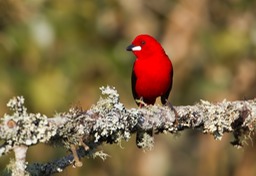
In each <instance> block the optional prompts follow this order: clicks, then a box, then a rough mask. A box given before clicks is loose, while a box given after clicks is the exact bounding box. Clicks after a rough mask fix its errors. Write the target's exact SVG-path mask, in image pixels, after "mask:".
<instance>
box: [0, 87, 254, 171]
mask: <svg viewBox="0 0 256 176" xmlns="http://www.w3.org/2000/svg"><path fill="white" fill-rule="evenodd" d="M101 91H102V94H103V97H102V98H100V100H99V101H98V102H97V104H96V105H93V106H92V107H91V108H90V109H88V110H83V109H81V108H79V107H72V108H71V109H70V110H69V111H68V112H64V113H58V114H56V115H55V116H54V117H52V118H48V117H46V116H45V115H42V114H40V113H37V114H34V113H28V112H27V109H26V107H25V106H24V98H23V97H15V98H13V99H11V100H10V101H9V102H8V104H7V106H8V107H9V108H10V109H11V111H12V113H11V114H5V115H4V117H3V118H2V119H1V125H0V138H1V140H2V141H3V142H2V145H1V146H0V156H2V155H5V154H6V153H8V152H10V151H14V152H15V156H16V158H15V159H16V161H15V162H11V164H10V165H11V166H10V168H11V172H10V173H11V174H12V175H17V174H16V173H18V175H29V174H30V175H51V174H53V173H56V172H61V171H62V170H63V169H64V168H65V167H67V166H68V165H71V164H73V165H74V166H77V167H80V166H82V163H81V161H80V159H79V158H82V157H85V156H91V157H93V156H100V157H102V158H103V159H105V157H106V154H104V153H102V152H99V151H97V147H98V146H100V145H101V144H102V143H110V144H113V143H118V142H120V141H121V140H125V141H128V140H129V139H130V137H131V135H132V134H133V133H137V132H141V131H148V130H153V132H154V133H155V134H159V133H163V132H165V133H167V132H169V133H171V134H175V133H177V132H179V131H182V130H184V129H187V128H189V129H197V130H199V131H201V132H202V133H208V134H211V135H213V136H214V138H215V139H218V140H220V139H221V138H222V136H223V134H224V133H232V134H233V135H234V141H232V142H231V144H233V145H235V146H239V147H241V146H242V144H243V142H244V139H246V138H247V137H250V134H251V133H253V132H254V130H255V124H256V123H255V119H256V99H254V100H246V101H232V102H230V101H225V100H224V101H222V102H219V103H210V102H208V101H203V100H201V101H200V102H199V103H197V104H195V105H192V106H176V107H174V108H175V110H176V112H177V113H176V114H175V111H174V110H173V109H172V108H171V107H170V106H159V105H154V106H145V107H143V108H132V109H127V108H125V106H124V105H123V104H122V103H121V102H120V101H119V95H118V93H117V91H116V90H115V89H114V88H110V87H102V88H101ZM152 139H153V138H152V137H150V136H146V135H145V138H144V140H143V145H142V146H143V147H145V148H151V147H152V146H153V140H152ZM38 143H47V144H49V145H52V146H56V145H60V146H63V147H65V148H67V150H70V151H71V154H70V155H68V156H64V157H63V158H60V159H58V160H56V161H52V162H49V163H44V164H39V163H34V164H27V163H26V160H25V156H26V152H27V149H28V148H29V147H30V146H32V145H36V144H38Z"/></svg>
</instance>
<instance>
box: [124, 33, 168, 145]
mask: <svg viewBox="0 0 256 176" xmlns="http://www.w3.org/2000/svg"><path fill="white" fill-rule="evenodd" d="M126 50H127V51H132V52H133V53H134V55H135V56H136V60H135V62H134V64H133V70H132V94H133V97H134V99H135V101H136V103H137V105H138V106H139V107H142V106H143V103H142V102H141V101H138V100H142V101H143V102H144V103H145V104H148V105H153V104H154V103H155V101H156V98H157V97H161V102H162V104H164V105H165V104H166V103H167V100H168V96H169V94H170V91H171V89H172V81H173V67H172V62H171V60H170V59H169V57H168V56H167V55H166V53H165V51H164V49H163V48H162V46H161V44H160V43H159V42H158V41H157V40H156V39H154V38H153V37H152V36H150V35H147V34H141V35H138V36H137V37H136V38H135V39H134V40H133V42H132V44H131V45H129V46H128V47H127V48H126ZM146 133H147V134H149V135H150V136H152V133H153V131H152V129H151V130H148V131H146ZM144 134H145V132H143V131H141V132H138V133H137V137H136V143H137V146H138V147H142V146H141V145H142V140H143V136H144Z"/></svg>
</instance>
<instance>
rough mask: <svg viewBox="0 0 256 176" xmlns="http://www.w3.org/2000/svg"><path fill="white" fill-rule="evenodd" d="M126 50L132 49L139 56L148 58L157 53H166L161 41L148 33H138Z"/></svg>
mask: <svg viewBox="0 0 256 176" xmlns="http://www.w3.org/2000/svg"><path fill="white" fill-rule="evenodd" d="M126 50H127V51H132V52H133V53H134V55H135V56H136V57H137V58H140V57H145V58H147V57H150V56H152V55H155V54H165V52H164V50H163V48H162V46H161V45H160V43H159V42H158V41H157V40H156V39H154V38H153V37H152V36H150V35H147V34H141V35H138V36H137V37H136V38H135V39H134V40H133V42H132V44H131V45H129V46H128V47H127V48H126Z"/></svg>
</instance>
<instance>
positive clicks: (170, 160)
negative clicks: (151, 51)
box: [0, 0, 256, 176]
mask: <svg viewBox="0 0 256 176" xmlns="http://www.w3.org/2000/svg"><path fill="white" fill-rule="evenodd" d="M255 9H256V1H253V0H246V1H243V0H215V1H210V0H194V1H191V0H180V1H176V0H175V1H170V0H158V1H153V0H129V1H128V0H102V1H100V0H61V1H60V0H40V1H33V0H23V1H17V0H0V82H1V83H0V84H1V86H0V113H1V116H3V114H4V113H6V112H7V111H8V110H7V108H6V103H7V101H8V100H9V99H10V98H11V97H13V96H16V95H24V97H25V99H26V105H27V107H28V108H29V111H30V112H41V113H43V114H46V115H48V116H52V115H53V114H54V113H55V112H60V111H66V110H67V109H68V108H69V107H70V106H72V105H77V104H78V105H81V106H82V107H83V108H84V109H86V108H90V106H91V105H92V104H94V103H96V101H97V100H98V98H99V96H100V91H99V87H100V86H105V85H111V86H115V87H116V88H117V90H118V92H119V94H120V98H121V102H123V103H124V104H125V106H126V107H136V105H135V103H134V100H133V98H132V93H131V85H130V75H131V69H132V64H133V61H134V56H133V55H132V53H129V52H126V51H125V48H126V47H127V46H128V45H129V44H130V43H131V41H132V40H133V38H134V37H135V36H136V35H138V34H141V33H147V34H151V35H153V36H155V37H156V38H157V39H158V40H159V41H160V42H161V43H162V45H163V47H164V48H165V50H166V53H167V54H168V55H169V56H170V58H171V59H172V62H173V65H174V86H173V90H172V92H171V95H170V98H169V99H170V100H171V102H172V103H173V104H174V105H189V104H194V103H195V102H198V101H199V100H200V99H206V100H209V101H222V100H223V99H227V100H237V99H251V98H254V97H255V95H256V92H255V90H256V19H255V15H256V11H255ZM231 140H232V136H231V135H226V136H225V137H224V138H223V140H222V141H215V140H214V139H213V137H212V136H209V135H202V134H201V133H199V132H198V133H197V132H195V131H186V132H185V133H182V134H181V135H180V136H178V137H176V136H172V135H170V134H168V135H158V136H156V144H155V148H154V150H153V151H150V152H146V153H145V152H143V151H142V150H139V149H137V148H136V146H135V142H134V139H132V140H131V141H129V142H128V143H126V142H123V143H122V146H123V148H120V147H119V146H117V145H112V146H109V145H104V146H103V147H102V148H100V150H104V151H105V152H107V153H108V154H109V155H111V157H110V158H108V159H107V160H106V161H102V160H100V159H87V158H85V159H83V163H84V166H83V167H82V168H75V169H74V168H72V167H71V166H70V167H68V168H67V169H66V170H65V171H64V172H62V173H60V174H57V175H64V176H71V175H79V176H80V175H81V176H83V175H87V176H92V175H93V176H120V175H122V176H128V175H129V176H130V175H133V176H171V175H175V176H183V175H184V176H185V175H192V176H196V175H197V176H200V175H202V176H204V175H208V176H217V175H218V176H219V175H223V176H224V175H225V176H226V175H236V176H240V175H247V176H250V175H256V154H255V153H256V151H255V147H254V146H253V143H255V138H253V137H252V140H251V141H250V140H248V145H245V148H244V149H239V150H238V149H235V148H233V147H232V146H231V145H230V144H229V142H230V141H231ZM65 154H67V151H65V150H64V149H62V148H54V149H53V148H52V147H50V146H47V145H43V144H42V145H37V146H34V147H31V148H29V153H28V161H29V162H46V161H49V160H53V159H56V158H57V157H60V156H63V155H65ZM11 157H13V154H9V155H7V156H4V157H1V158H0V169H1V170H3V168H4V167H5V166H6V164H7V163H8V162H9V159H10V158H11Z"/></svg>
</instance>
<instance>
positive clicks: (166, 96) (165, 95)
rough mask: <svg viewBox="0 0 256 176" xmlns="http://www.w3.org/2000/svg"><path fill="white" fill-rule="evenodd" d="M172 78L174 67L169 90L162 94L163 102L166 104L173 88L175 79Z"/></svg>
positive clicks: (171, 76)
mask: <svg viewBox="0 0 256 176" xmlns="http://www.w3.org/2000/svg"><path fill="white" fill-rule="evenodd" d="M172 78H173V68H172V70H171V72H170V85H169V87H168V90H167V91H166V92H165V93H164V94H163V95H162V96H161V102H162V104H163V105H165V104H166V103H167V100H168V97H169V94H170V92H171V90H172V80H173V79H172Z"/></svg>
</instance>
